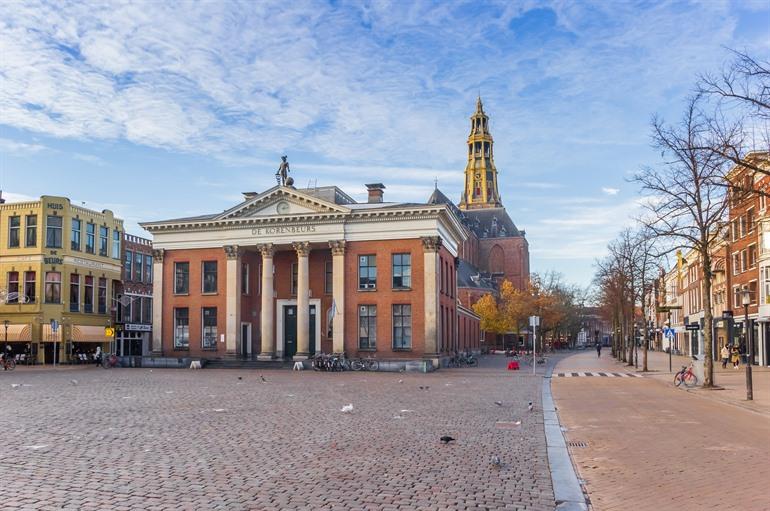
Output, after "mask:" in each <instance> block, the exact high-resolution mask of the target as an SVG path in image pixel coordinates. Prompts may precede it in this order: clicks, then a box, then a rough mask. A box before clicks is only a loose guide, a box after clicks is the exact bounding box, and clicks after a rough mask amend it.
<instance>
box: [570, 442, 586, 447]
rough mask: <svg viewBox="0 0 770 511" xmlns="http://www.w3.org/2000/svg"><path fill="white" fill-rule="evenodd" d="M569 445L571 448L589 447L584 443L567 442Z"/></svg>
mask: <svg viewBox="0 0 770 511" xmlns="http://www.w3.org/2000/svg"><path fill="white" fill-rule="evenodd" d="M567 445H569V446H570V447H588V443H587V442H582V441H573V442H567Z"/></svg>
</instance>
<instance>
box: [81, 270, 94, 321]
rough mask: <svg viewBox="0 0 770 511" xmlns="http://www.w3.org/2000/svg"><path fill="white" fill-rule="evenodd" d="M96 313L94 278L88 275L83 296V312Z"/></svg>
mask: <svg viewBox="0 0 770 511" xmlns="http://www.w3.org/2000/svg"><path fill="white" fill-rule="evenodd" d="M93 311H94V278H93V277H92V276H91V275H86V285H85V286H84V294H83V312H87V313H91V312H93Z"/></svg>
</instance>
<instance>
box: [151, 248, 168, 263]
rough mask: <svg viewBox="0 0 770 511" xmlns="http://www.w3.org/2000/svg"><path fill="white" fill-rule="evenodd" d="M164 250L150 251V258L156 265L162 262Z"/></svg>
mask: <svg viewBox="0 0 770 511" xmlns="http://www.w3.org/2000/svg"><path fill="white" fill-rule="evenodd" d="M165 253H166V250H165V249H163V248H155V249H153V251H152V258H153V259H154V260H155V262H156V263H162V262H163V256H164V255H165Z"/></svg>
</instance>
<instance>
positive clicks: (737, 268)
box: [733, 252, 741, 275]
mask: <svg viewBox="0 0 770 511" xmlns="http://www.w3.org/2000/svg"><path fill="white" fill-rule="evenodd" d="M740 272H741V256H740V254H739V253H738V252H735V253H734V254H733V275H738V274H739V273H740Z"/></svg>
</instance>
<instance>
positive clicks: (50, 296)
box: [45, 271, 61, 303]
mask: <svg viewBox="0 0 770 511" xmlns="http://www.w3.org/2000/svg"><path fill="white" fill-rule="evenodd" d="M45 303H61V273H59V272H58V271H48V272H46V273H45Z"/></svg>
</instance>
